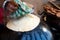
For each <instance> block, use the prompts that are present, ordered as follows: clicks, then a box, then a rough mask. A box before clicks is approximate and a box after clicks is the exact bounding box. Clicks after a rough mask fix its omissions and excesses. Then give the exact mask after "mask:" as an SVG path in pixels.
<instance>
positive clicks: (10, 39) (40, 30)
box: [0, 24, 52, 40]
mask: <svg viewBox="0 0 60 40" xmlns="http://www.w3.org/2000/svg"><path fill="white" fill-rule="evenodd" d="M51 38H52V34H51V33H50V31H49V30H48V29H46V28H45V27H44V25H42V24H39V26H38V27H37V28H35V29H34V30H32V31H29V32H23V33H21V32H14V31H11V30H9V29H7V28H4V30H2V31H1V32H0V40H51Z"/></svg>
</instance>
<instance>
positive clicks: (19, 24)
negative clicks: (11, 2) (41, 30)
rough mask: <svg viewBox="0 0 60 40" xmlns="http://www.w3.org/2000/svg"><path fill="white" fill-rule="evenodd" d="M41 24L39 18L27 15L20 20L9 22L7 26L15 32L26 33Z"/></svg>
mask: <svg viewBox="0 0 60 40" xmlns="http://www.w3.org/2000/svg"><path fill="white" fill-rule="evenodd" d="M39 23H40V18H39V17H37V16H36V15H33V14H27V15H25V16H23V17H22V18H20V19H18V20H9V22H8V23H7V25H6V26H7V28H9V29H11V30H13V31H19V32H26V31H31V30H33V29H35V28H36V27H37V26H38V25H39Z"/></svg>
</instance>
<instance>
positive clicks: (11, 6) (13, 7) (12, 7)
mask: <svg viewBox="0 0 60 40" xmlns="http://www.w3.org/2000/svg"><path fill="white" fill-rule="evenodd" d="M17 8H18V6H17V4H16V3H15V4H14V2H9V3H8V5H7V7H6V9H7V10H8V11H9V12H10V13H12V12H14V11H16V10H17Z"/></svg>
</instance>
